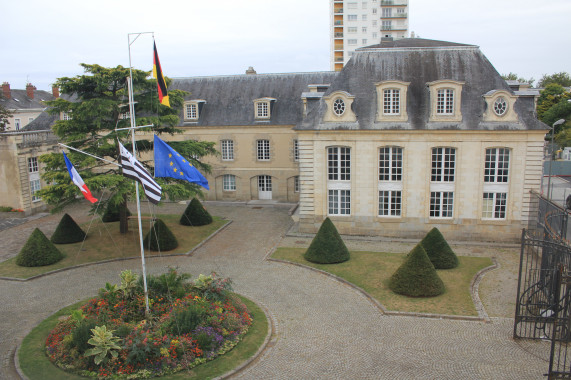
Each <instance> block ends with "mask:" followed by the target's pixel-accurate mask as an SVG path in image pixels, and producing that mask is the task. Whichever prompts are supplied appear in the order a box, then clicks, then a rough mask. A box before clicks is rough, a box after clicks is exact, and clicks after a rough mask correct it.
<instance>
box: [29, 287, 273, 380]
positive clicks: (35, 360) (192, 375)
mask: <svg viewBox="0 0 571 380" xmlns="http://www.w3.org/2000/svg"><path fill="white" fill-rule="evenodd" d="M240 298H241V299H242V301H243V302H244V304H246V306H247V307H248V310H250V312H251V313H252V318H253V321H252V325H251V326H250V329H249V330H248V332H247V333H246V335H245V336H244V338H243V339H242V341H241V342H240V343H238V345H237V346H236V347H234V349H232V350H231V351H230V352H228V353H226V354H225V355H222V356H220V357H218V358H216V359H214V360H212V361H210V362H207V363H205V364H202V365H200V366H198V367H195V368H193V369H192V370H190V371H182V372H180V373H177V374H174V375H170V376H164V377H161V378H160V379H212V378H214V377H217V376H220V375H223V374H224V373H226V372H228V371H230V370H232V369H234V368H236V367H238V366H239V365H241V364H242V363H243V362H244V361H246V360H247V359H249V358H250V357H252V356H253V355H254V354H255V353H256V352H257V350H258V349H259V348H260V346H261V345H262V344H263V342H264V340H265V338H266V335H267V333H268V321H267V319H266V316H265V315H264V312H263V311H262V310H261V309H260V308H259V307H258V306H257V305H256V304H255V303H254V302H252V301H250V300H249V299H247V298H245V297H242V296H240ZM85 302H86V301H81V302H78V303H76V304H74V305H71V306H68V307H66V308H64V309H61V310H60V311H58V312H57V313H55V314H54V315H52V316H51V317H49V318H47V319H45V320H44V321H42V322H41V323H40V324H39V325H38V326H36V327H35V328H34V329H33V330H32V331H31V332H30V333H29V334H28V335H27V336H26V337H25V338H24V340H23V342H22V345H21V347H20V351H19V352H18V359H19V361H20V368H21V369H22V371H23V372H24V374H25V375H26V376H28V378H29V379H30V380H39V379H58V380H79V379H85V377H81V376H78V375H74V374H70V373H67V372H64V371H62V370H61V369H59V368H58V367H56V366H55V365H53V364H52V363H51V362H50V361H49V359H48V357H47V356H46V355H45V350H44V347H45V342H46V338H47V337H48V335H49V333H50V331H51V330H52V329H53V328H54V327H55V325H56V324H57V322H58V318H59V317H61V316H65V315H69V314H70V313H71V311H72V310H74V309H77V308H79V307H80V306H81V305H83V304H84V303H85Z"/></svg>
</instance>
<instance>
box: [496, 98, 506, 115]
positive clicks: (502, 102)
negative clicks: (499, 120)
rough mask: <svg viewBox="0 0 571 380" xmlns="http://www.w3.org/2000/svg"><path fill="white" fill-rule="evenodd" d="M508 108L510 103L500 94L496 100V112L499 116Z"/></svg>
mask: <svg viewBox="0 0 571 380" xmlns="http://www.w3.org/2000/svg"><path fill="white" fill-rule="evenodd" d="M507 110H508V103H507V102H506V99H504V97H503V96H499V97H498V98H497V99H496V100H495V101H494V113H495V114H496V115H498V116H503V115H504V114H505V113H506V111H507Z"/></svg>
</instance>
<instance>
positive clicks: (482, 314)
mask: <svg viewBox="0 0 571 380" xmlns="http://www.w3.org/2000/svg"><path fill="white" fill-rule="evenodd" d="M276 249H277V245H276V246H275V247H274V248H273V249H271V250H270V251H269V252H268V254H267V255H266V257H265V258H264V259H265V260H267V261H273V262H277V263H283V264H290V265H295V266H298V267H301V268H306V269H309V270H312V271H314V272H317V273H321V274H323V275H325V276H327V277H330V278H332V279H334V280H337V281H339V282H341V283H342V284H344V285H347V286H349V287H351V288H353V289H355V290H356V291H357V292H359V293H360V294H361V295H362V296H364V297H365V298H366V299H367V300H369V301H370V302H371V303H372V304H373V305H374V306H375V307H376V308H377V309H378V310H379V311H380V312H381V313H382V314H384V315H392V316H400V317H417V318H432V319H451V320H465V321H477V322H485V323H490V322H491V319H490V317H489V316H488V314H487V313H486V310H485V308H484V305H483V303H482V301H481V300H480V296H479V293H478V287H479V285H480V282H481V281H482V278H483V277H484V275H485V274H486V273H488V272H489V271H492V270H494V269H497V268H498V267H499V264H498V262H497V261H496V259H495V257H492V262H493V264H492V265H490V266H488V267H486V268H483V269H481V270H480V271H478V273H476V274H475V275H474V278H473V279H472V282H471V285H470V295H471V296H472V301H473V302H474V307H475V308H476V311H477V312H478V316H477V317H473V316H470V315H450V314H431V313H415V312H408V311H391V310H387V309H386V308H385V307H384V306H383V304H381V303H380V302H379V301H377V300H376V299H375V298H373V297H372V296H371V295H370V294H369V293H367V292H366V291H365V290H364V289H362V288H360V287H359V286H357V285H355V284H353V283H351V282H349V281H347V280H345V279H344V278H341V277H339V276H337V275H334V274H332V273H329V272H326V271H323V270H321V269H317V268H314V267H311V266H308V265H304V264H300V263H294V262H292V261H287V260H282V259H274V258H272V257H271V255H272V254H273V253H274V252H275V250H276Z"/></svg>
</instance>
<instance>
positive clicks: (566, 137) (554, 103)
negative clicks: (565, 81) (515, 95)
mask: <svg viewBox="0 0 571 380" xmlns="http://www.w3.org/2000/svg"><path fill="white" fill-rule="evenodd" d="M570 100H571V92H569V91H567V90H566V89H565V88H564V87H563V86H561V85H560V84H557V83H551V84H548V85H547V86H546V87H545V89H544V90H542V91H541V94H540V96H539V99H538V100H537V117H538V118H539V120H541V121H543V122H544V123H545V124H547V125H549V126H552V125H553V123H555V122H556V121H557V120H560V119H565V123H564V124H561V125H558V126H556V127H555V141H556V142H557V144H558V145H560V146H562V147H566V146H571V140H570V137H571V103H570V102H569V101H570ZM550 136H551V134H548V135H547V136H546V138H550Z"/></svg>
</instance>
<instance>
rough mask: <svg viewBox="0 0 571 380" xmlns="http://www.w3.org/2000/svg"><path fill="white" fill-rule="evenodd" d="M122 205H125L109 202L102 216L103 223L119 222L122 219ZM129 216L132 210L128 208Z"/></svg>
mask: <svg viewBox="0 0 571 380" xmlns="http://www.w3.org/2000/svg"><path fill="white" fill-rule="evenodd" d="M121 207H123V206H122V205H121V204H119V205H114V204H112V203H111V202H109V203H108V204H107V208H106V209H105V212H104V213H103V216H102V217H101V220H102V221H103V223H111V222H118V221H119V220H120V219H121V217H120V210H121ZM127 216H131V211H129V209H127Z"/></svg>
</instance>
